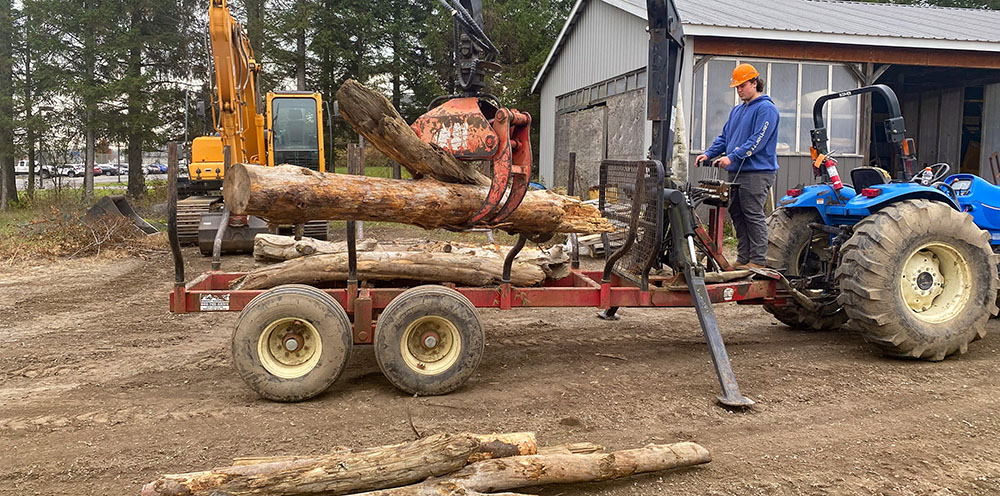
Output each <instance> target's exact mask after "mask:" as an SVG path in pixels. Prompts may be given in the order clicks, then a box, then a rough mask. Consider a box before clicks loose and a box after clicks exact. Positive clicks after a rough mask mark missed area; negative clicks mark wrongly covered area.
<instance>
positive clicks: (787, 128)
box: [691, 57, 860, 155]
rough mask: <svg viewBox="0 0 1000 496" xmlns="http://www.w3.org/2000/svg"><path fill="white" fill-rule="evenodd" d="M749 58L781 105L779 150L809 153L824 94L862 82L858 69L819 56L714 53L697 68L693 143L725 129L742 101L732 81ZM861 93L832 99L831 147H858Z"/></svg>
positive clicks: (703, 144)
mask: <svg viewBox="0 0 1000 496" xmlns="http://www.w3.org/2000/svg"><path fill="white" fill-rule="evenodd" d="M741 62H749V63H752V64H753V65H754V67H756V68H757V70H759V71H760V72H761V74H762V75H763V77H764V78H765V80H766V81H767V87H766V88H765V91H766V92H767V94H768V95H769V96H770V97H771V100H773V101H774V104H775V106H776V107H777V108H778V114H779V115H780V117H781V119H780V122H779V125H778V153H779V154H783V155H784V154H794V155H803V154H808V153H809V146H810V144H811V143H810V139H809V131H810V130H811V129H812V128H813V119H812V107H813V103H814V102H815V101H816V99H817V98H819V97H820V96H822V95H825V94H827V93H832V92H834V91H840V90H845V89H853V88H857V87H858V83H857V80H856V79H855V78H854V76H853V74H852V73H851V72H850V71H849V70H848V69H847V68H846V67H844V66H843V65H841V64H837V63H833V64H829V63H819V62H791V61H777V60H775V61H768V60H744V59H729V58H725V57H714V58H713V59H712V60H711V61H709V62H708V63H707V64H705V65H704V66H702V67H701V68H700V69H699V70H698V72H696V73H695V74H694V81H693V83H694V84H693V86H692V90H693V92H694V95H693V99H692V119H691V124H692V125H691V129H692V132H691V149H692V150H693V151H701V150H704V149H705V148H707V147H708V146H710V145H711V144H712V141H714V140H715V137H716V136H718V135H719V133H721V132H722V126H723V125H724V124H725V122H726V119H727V118H728V117H729V111H730V110H732V108H733V106H735V105H737V104H739V103H740V101H739V97H737V95H736V91H735V90H733V89H732V88H730V87H729V82H730V78H731V75H732V71H733V68H735V67H736V64H737V63H741ZM859 111H860V102H859V101H858V99H857V98H853V99H838V100H834V101H833V102H831V103H829V104H827V106H826V108H825V109H824V111H823V115H824V117H826V120H827V122H826V126H827V133H828V135H829V137H830V149H831V150H836V151H837V152H838V153H839V154H849V155H856V154H857V153H858V122H859V120H858V112H859Z"/></svg>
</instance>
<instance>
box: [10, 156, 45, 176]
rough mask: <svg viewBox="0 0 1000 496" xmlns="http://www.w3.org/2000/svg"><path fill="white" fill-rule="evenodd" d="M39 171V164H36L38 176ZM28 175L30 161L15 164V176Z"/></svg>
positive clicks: (19, 161)
mask: <svg viewBox="0 0 1000 496" xmlns="http://www.w3.org/2000/svg"><path fill="white" fill-rule="evenodd" d="M39 170H40V169H39V168H38V164H37V163H35V174H38V171H39ZM27 173H28V161H27V160H18V161H17V163H16V164H14V174H17V175H22V174H27Z"/></svg>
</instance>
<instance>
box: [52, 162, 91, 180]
mask: <svg viewBox="0 0 1000 496" xmlns="http://www.w3.org/2000/svg"><path fill="white" fill-rule="evenodd" d="M86 170H87V169H84V167H83V164H66V165H63V166H60V167H59V168H58V169H56V172H57V173H58V175H60V176H69V177H77V176H82V175H84V173H85V172H86Z"/></svg>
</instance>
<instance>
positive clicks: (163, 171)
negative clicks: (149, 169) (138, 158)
mask: <svg viewBox="0 0 1000 496" xmlns="http://www.w3.org/2000/svg"><path fill="white" fill-rule="evenodd" d="M153 165H155V166H156V167H158V168H159V169H160V174H166V173H167V164H161V163H159V162H157V163H155V164H153Z"/></svg>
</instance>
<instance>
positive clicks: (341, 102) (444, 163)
mask: <svg viewBox="0 0 1000 496" xmlns="http://www.w3.org/2000/svg"><path fill="white" fill-rule="evenodd" d="M337 104H338V107H339V108H340V114H341V115H343V116H344V119H345V120H347V122H348V123H350V124H351V127H353V128H354V130H355V131H357V132H359V133H361V134H362V135H364V137H365V138H367V139H368V141H370V142H371V143H372V144H374V145H375V147H376V148H378V149H379V150H380V151H381V152H382V153H384V154H386V155H387V156H388V157H389V158H391V159H393V160H395V161H396V162H397V163H398V164H399V165H402V166H403V167H405V168H406V170H408V171H410V174H413V177H417V178H419V177H421V176H430V177H433V178H435V179H437V180H439V181H442V182H446V183H463V184H478V185H480V186H489V185H490V178H488V177H486V176H485V175H483V174H482V173H480V172H479V171H478V170H476V168H475V166H473V165H472V164H470V163H466V162H462V161H460V160H458V159H456V158H455V157H454V156H452V155H451V154H450V153H448V152H447V151H445V150H444V149H442V148H441V147H439V146H437V145H431V144H428V143H424V142H423V141H421V140H420V138H419V137H417V134H416V133H414V132H413V129H411V128H410V126H409V125H408V124H407V123H406V121H404V120H403V118H402V117H400V115H399V112H396V109H395V108H393V106H392V104H391V103H389V100H387V99H386V98H385V96H383V95H382V94H381V93H379V92H377V91H373V90H371V89H368V88H366V87H364V86H363V85H362V84H361V83H359V82H357V81H355V80H353V79H348V80H347V81H345V82H344V84H343V85H341V86H340V89H339V90H337Z"/></svg>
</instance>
